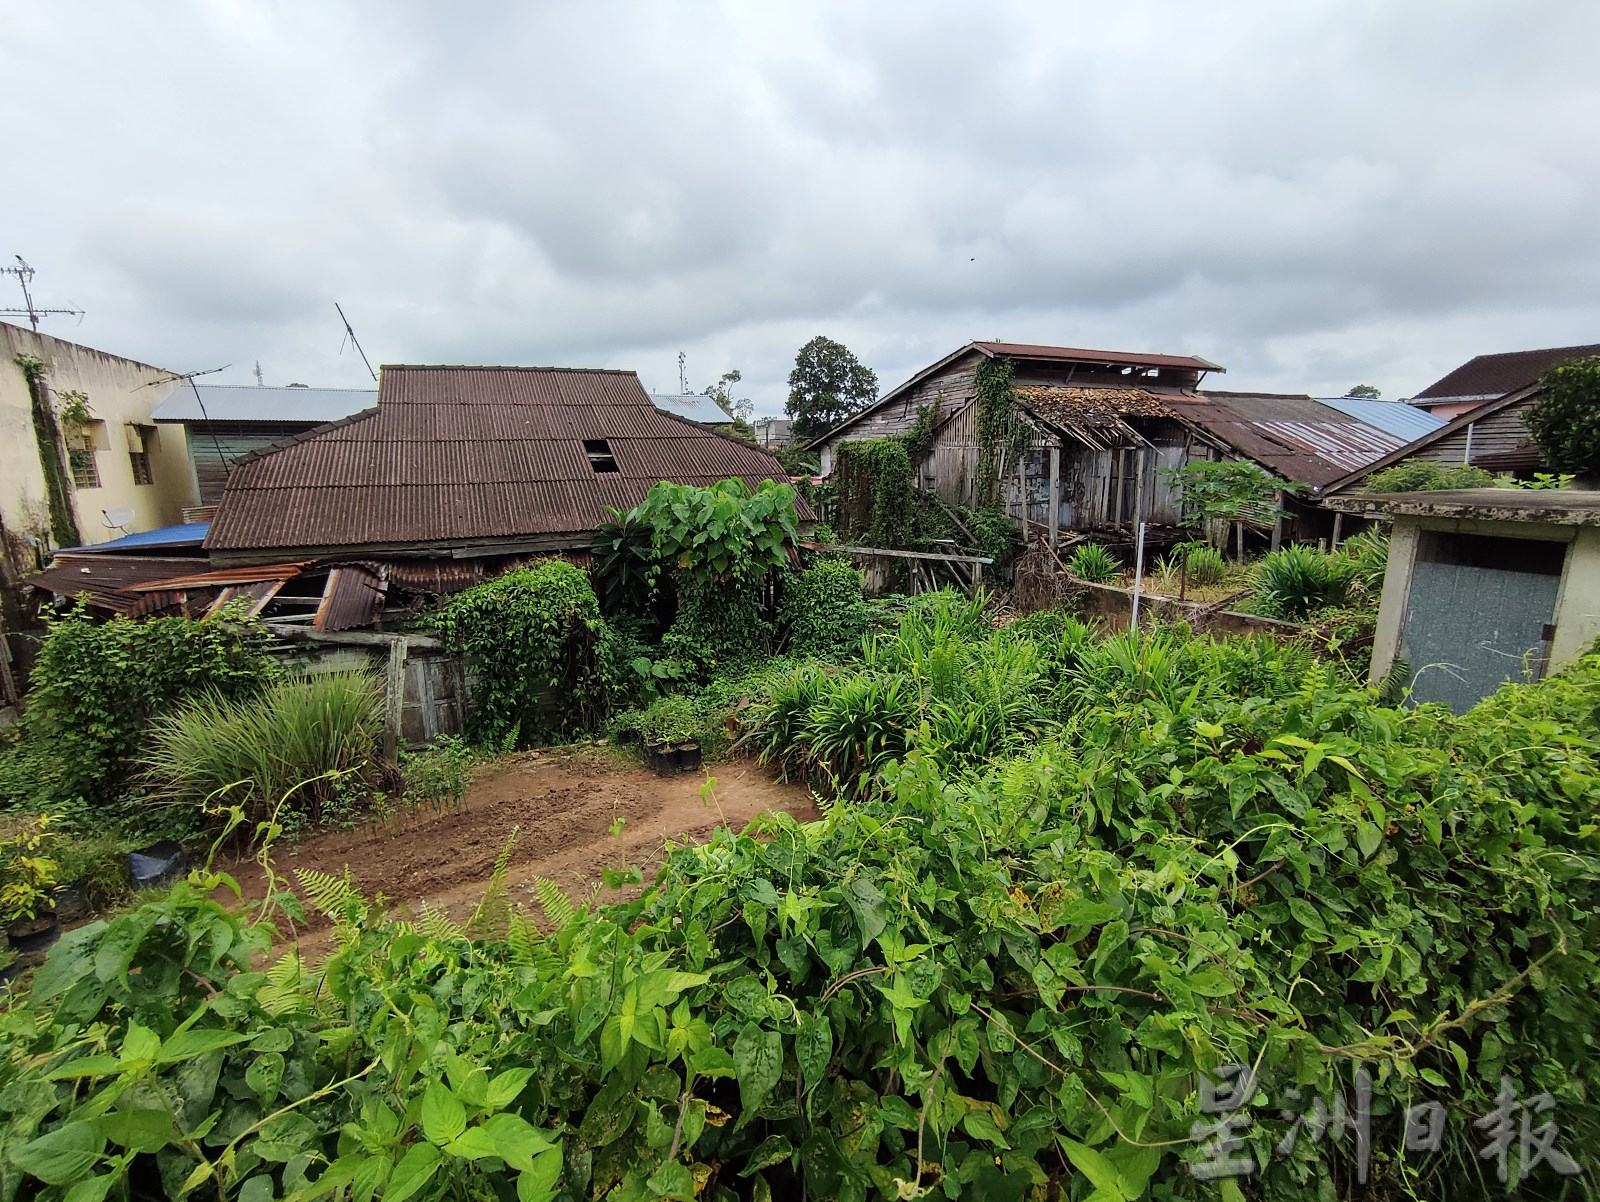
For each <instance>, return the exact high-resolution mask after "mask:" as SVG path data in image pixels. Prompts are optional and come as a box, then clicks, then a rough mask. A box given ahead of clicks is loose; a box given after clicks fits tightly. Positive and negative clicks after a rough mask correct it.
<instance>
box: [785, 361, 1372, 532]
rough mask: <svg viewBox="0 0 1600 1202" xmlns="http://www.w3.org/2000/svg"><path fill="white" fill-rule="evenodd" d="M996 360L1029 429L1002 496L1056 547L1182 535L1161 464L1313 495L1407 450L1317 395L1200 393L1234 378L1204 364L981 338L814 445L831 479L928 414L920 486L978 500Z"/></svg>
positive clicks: (1007, 469)
mask: <svg viewBox="0 0 1600 1202" xmlns="http://www.w3.org/2000/svg"><path fill="white" fill-rule="evenodd" d="M994 360H1006V361H1009V363H1010V365H1011V369H1012V376H1011V382H1012V387H1013V390H1014V392H1013V395H1014V402H1015V413H1016V415H1017V417H1019V418H1020V419H1021V420H1022V421H1023V422H1024V423H1025V425H1026V427H1027V439H1026V448H1025V450H1023V452H1022V453H1021V454H1019V455H1016V456H1015V457H1014V458H1012V459H1011V460H1009V461H1007V462H1005V463H1004V465H1003V466H1002V467H1000V469H999V470H1000V471H1001V472H1003V476H1002V477H1001V478H1000V479H999V480H997V481H996V488H995V489H994V495H995V498H996V500H997V502H998V503H999V504H1000V505H1002V506H1003V507H1005V508H1006V509H1007V510H1008V511H1009V512H1010V513H1011V514H1012V516H1013V517H1014V518H1016V520H1017V521H1018V522H1019V523H1020V524H1022V525H1023V526H1024V528H1025V531H1026V532H1027V533H1028V534H1029V535H1030V536H1031V535H1032V534H1033V533H1035V532H1039V531H1042V532H1044V533H1046V534H1047V536H1048V537H1049V539H1050V541H1051V542H1052V543H1055V542H1058V541H1060V537H1061V535H1062V533H1063V532H1068V531H1075V532H1081V533H1084V534H1093V535H1097V536H1101V537H1110V538H1113V539H1115V538H1118V537H1125V536H1126V535H1127V534H1128V533H1129V532H1131V531H1132V530H1133V528H1134V527H1135V526H1136V525H1137V524H1138V523H1139V522H1140V521H1144V522H1147V523H1150V524H1152V525H1154V526H1158V527H1161V526H1165V527H1171V528H1173V529H1174V530H1176V529H1177V528H1179V527H1180V526H1181V525H1182V512H1181V504H1180V501H1181V498H1180V496H1179V494H1178V491H1177V489H1176V488H1175V487H1174V485H1173V483H1172V481H1171V478H1170V477H1169V475H1168V474H1167V473H1166V472H1164V471H1163V469H1176V468H1181V467H1183V466H1184V465H1186V464H1188V463H1191V462H1194V461H1196V460H1216V459H1227V458H1233V459H1246V460H1250V461H1252V462H1255V463H1258V464H1260V465H1261V466H1262V467H1264V468H1266V469H1267V470H1268V471H1270V472H1272V473H1273V474H1274V475H1276V476H1277V477H1278V478H1279V479H1281V480H1283V481H1285V482H1286V483H1289V484H1295V485H1300V486H1303V487H1304V489H1306V490H1307V491H1309V492H1314V491H1315V490H1316V489H1318V488H1320V487H1322V486H1323V485H1325V484H1327V483H1330V482H1331V481H1333V480H1336V479H1338V478H1340V477H1342V476H1344V475H1346V474H1348V473H1349V472H1352V471H1354V470H1356V469H1357V468H1359V467H1362V466H1364V465H1365V464H1367V463H1371V462H1373V461H1374V460H1376V459H1378V458H1380V457H1381V456H1383V455H1384V454H1386V453H1387V452H1389V451H1391V450H1393V449H1394V448H1395V447H1398V446H1400V445H1401V444H1402V442H1403V439H1401V438H1399V437H1397V436H1395V435H1394V434H1391V433H1388V432H1386V431H1384V430H1380V429H1378V428H1377V427H1375V426H1372V425H1369V424H1368V423H1366V422H1363V421H1360V420H1359V419H1357V418H1355V417H1353V416H1351V415H1350V414H1347V413H1343V412H1341V411H1339V410H1337V409H1334V408H1332V407H1331V406H1328V405H1324V404H1322V403H1321V402H1319V401H1315V400H1312V398H1311V397H1309V396H1298V395H1284V394H1272V393H1242V392H1212V391H1202V390H1201V389H1200V387H1199V385H1200V382H1201V381H1202V380H1203V379H1204V378H1205V376H1207V375H1208V374H1211V373H1213V372H1221V371H1223V370H1224V369H1223V368H1222V367H1220V366H1218V365H1217V364H1215V363H1212V362H1210V361H1208V360H1205V359H1201V358H1197V357H1195V356H1190V355H1156V354H1130V353H1127V352H1122V351H1099V350H1084V349H1079V348H1074V347H1060V346H1035V345H1027V344H1020V343H1008V342H972V343H968V344H967V345H966V346H964V347H962V348H961V349H960V350H957V351H955V352H954V353H952V354H950V355H946V356H945V357H944V358H943V359H940V360H939V361H938V362H937V363H934V364H932V365H931V366H930V367H927V368H925V369H924V370H922V371H920V372H918V373H917V374H916V375H914V376H913V377H911V379H909V380H907V381H906V382H905V383H904V384H902V385H900V386H899V387H898V388H895V389H893V390H892V391H890V392H888V393H887V394H885V395H884V396H883V397H882V398H881V399H880V400H879V401H878V402H877V403H876V404H874V405H872V406H870V407H868V408H867V409H866V410H864V411H863V412H861V413H859V414H857V415H856V416H855V417H853V418H851V419H850V420H849V421H847V422H845V423H843V424H842V425H840V426H838V427H836V428H835V429H834V430H832V431H830V432H829V433H828V434H826V435H824V436H823V437H822V438H821V439H819V440H817V442H816V443H814V444H813V445H814V446H815V447H816V448H817V449H818V450H819V451H820V452H821V472H822V475H823V476H828V475H829V474H830V473H831V472H832V470H833V466H834V458H835V451H836V449H837V448H838V446H839V444H840V443H842V442H847V441H852V440H857V439H872V438H882V437H885V436H888V435H909V434H911V433H912V432H913V431H914V430H916V429H918V421H919V415H923V416H922V421H923V425H922V427H921V431H922V432H923V436H922V437H921V438H920V439H919V442H920V443H921V445H922V447H923V448H925V449H922V450H921V452H920V453H919V454H918V455H917V461H916V463H915V464H914V468H915V472H916V485H917V487H918V488H919V489H921V490H923V491H926V492H933V493H936V494H938V495H939V496H940V497H942V498H943V499H944V500H946V501H948V502H950V503H951V504H960V505H968V504H972V503H974V502H975V501H977V500H980V499H981V498H982V497H983V495H984V493H985V489H984V488H983V487H982V485H981V483H980V481H979V479H978V473H979V470H980V465H981V464H983V463H984V462H985V456H984V455H983V448H982V446H981V444H980V439H979V429H978V416H979V406H978V373H979V368H980V366H981V365H982V364H984V363H985V362H986V361H994ZM989 462H991V463H992V462H994V461H993V459H992V458H991V459H990V460H989ZM1293 504H1294V503H1293V502H1291V506H1293ZM1301 508H1302V509H1303V508H1304V507H1303V505H1302V506H1301ZM1306 521H1307V524H1308V526H1309V525H1311V524H1312V522H1311V519H1310V518H1309V516H1307V519H1306ZM1280 533H1282V532H1280ZM1294 533H1298V531H1296V532H1294Z"/></svg>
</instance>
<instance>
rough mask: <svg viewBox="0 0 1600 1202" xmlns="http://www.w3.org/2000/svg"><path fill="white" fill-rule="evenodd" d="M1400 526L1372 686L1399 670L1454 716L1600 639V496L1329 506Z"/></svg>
mask: <svg viewBox="0 0 1600 1202" xmlns="http://www.w3.org/2000/svg"><path fill="white" fill-rule="evenodd" d="M1323 504H1325V505H1326V506H1328V507H1329V508H1330V509H1336V510H1339V511H1342V512H1344V513H1351V514H1356V515H1359V516H1361V517H1365V518H1376V519H1379V520H1384V521H1392V522H1393V523H1394V527H1393V532H1392V533H1391V534H1390V536H1389V567H1388V571H1387V574H1386V575H1385V576H1384V581H1383V601H1382V604H1381V606H1380V608H1379V611H1378V627H1377V633H1376V636H1375V639H1374V642H1373V648H1372V681H1373V682H1374V683H1377V682H1378V681H1380V680H1382V679H1383V678H1384V677H1385V676H1386V675H1387V674H1388V673H1389V670H1390V668H1391V666H1393V665H1394V664H1395V663H1397V662H1398V663H1401V664H1403V666H1404V671H1405V680H1406V683H1407V685H1408V686H1409V687H1410V688H1411V690H1412V693H1411V695H1412V699H1413V700H1415V701H1418V702H1423V701H1439V702H1443V703H1444V704H1446V705H1448V706H1450V707H1451V708H1452V709H1454V710H1455V711H1456V712H1457V713H1461V712H1463V711H1464V710H1467V709H1469V708H1471V706H1472V705H1473V704H1474V703H1476V702H1477V701H1478V700H1480V699H1481V698H1483V697H1486V696H1488V694H1490V693H1492V692H1494V690H1495V689H1497V688H1498V687H1499V686H1500V685H1501V684H1503V683H1504V682H1505V681H1508V680H1537V679H1539V678H1540V677H1542V676H1544V675H1546V674H1548V673H1549V672H1551V671H1553V670H1554V669H1556V668H1559V667H1561V665H1563V664H1565V663H1569V662H1571V661H1572V660H1574V659H1576V658H1577V657H1578V656H1579V655H1580V654H1582V653H1583V651H1584V650H1585V649H1586V648H1587V647H1588V646H1590V644H1592V643H1593V642H1594V640H1595V638H1596V637H1597V636H1600V492H1586V491H1575V490H1556V489H1539V490H1533V489H1507V488H1473V489H1461V490H1444V491H1438V492H1418V493H1380V494H1372V495H1366V494H1356V495H1347V496H1336V497H1327V498H1325V499H1324V501H1323Z"/></svg>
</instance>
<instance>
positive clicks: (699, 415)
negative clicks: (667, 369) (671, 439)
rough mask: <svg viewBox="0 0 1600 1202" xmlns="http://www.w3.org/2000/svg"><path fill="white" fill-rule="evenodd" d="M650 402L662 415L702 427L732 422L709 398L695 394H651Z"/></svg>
mask: <svg viewBox="0 0 1600 1202" xmlns="http://www.w3.org/2000/svg"><path fill="white" fill-rule="evenodd" d="M650 401H651V403H652V404H653V405H655V407H656V408H657V409H659V410H661V412H663V413H670V414H672V416H673V417H682V418H686V419H687V420H689V421H692V422H699V423H700V424H701V425H702V426H721V425H726V424H727V423H729V422H731V421H733V418H731V417H729V416H728V415H727V414H726V413H724V412H723V411H722V409H721V407H720V406H719V405H718V404H717V403H716V402H715V401H713V400H712V399H711V398H710V397H708V396H701V395H699V394H697V393H692V392H688V393H675V392H652V393H651V394H650Z"/></svg>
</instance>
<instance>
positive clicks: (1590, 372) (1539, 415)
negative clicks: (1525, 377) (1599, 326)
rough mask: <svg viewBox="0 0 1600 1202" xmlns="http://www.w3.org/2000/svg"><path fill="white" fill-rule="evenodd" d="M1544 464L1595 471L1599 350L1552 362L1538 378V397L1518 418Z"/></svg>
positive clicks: (1599, 438) (1599, 468)
mask: <svg viewBox="0 0 1600 1202" xmlns="http://www.w3.org/2000/svg"><path fill="white" fill-rule="evenodd" d="M1523 420H1524V421H1526V422H1527V424H1528V430H1529V431H1530V432H1531V433H1532V434H1533V441H1534V442H1535V443H1537V444H1538V446H1539V454H1540V455H1541V456H1542V457H1543V459H1544V461H1545V466H1546V467H1548V468H1550V469H1551V470H1552V471H1556V472H1572V473H1573V474H1575V475H1600V355H1591V356H1590V357H1589V358H1587V359H1572V360H1569V361H1568V362H1566V363H1560V364H1557V365H1556V366H1555V367H1552V368H1551V369H1550V370H1549V371H1547V372H1545V374H1544V375H1543V376H1541V377H1540V379H1539V399H1538V400H1536V401H1534V403H1533V407H1532V408H1531V409H1529V410H1528V412H1527V414H1526V415H1525V416H1524V418H1523Z"/></svg>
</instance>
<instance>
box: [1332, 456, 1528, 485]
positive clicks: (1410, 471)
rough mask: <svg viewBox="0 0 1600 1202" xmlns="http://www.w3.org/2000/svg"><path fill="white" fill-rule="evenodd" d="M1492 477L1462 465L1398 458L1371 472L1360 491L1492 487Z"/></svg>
mask: <svg viewBox="0 0 1600 1202" xmlns="http://www.w3.org/2000/svg"><path fill="white" fill-rule="evenodd" d="M1495 483H1496V481H1495V475H1494V473H1493V472H1489V471H1485V470H1484V469H1483V468H1481V467H1470V466H1468V465H1467V464H1464V463H1458V464H1438V463H1431V462H1429V461H1428V460H1426V459H1402V460H1401V461H1400V462H1399V463H1396V464H1391V465H1390V466H1389V467H1386V468H1384V469H1383V470H1382V471H1377V472H1373V473H1372V475H1370V476H1368V477H1367V479H1366V481H1365V482H1364V483H1363V484H1362V486H1361V491H1362V492H1432V491H1434V490H1436V489H1441V488H1492V487H1494V485H1495Z"/></svg>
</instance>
